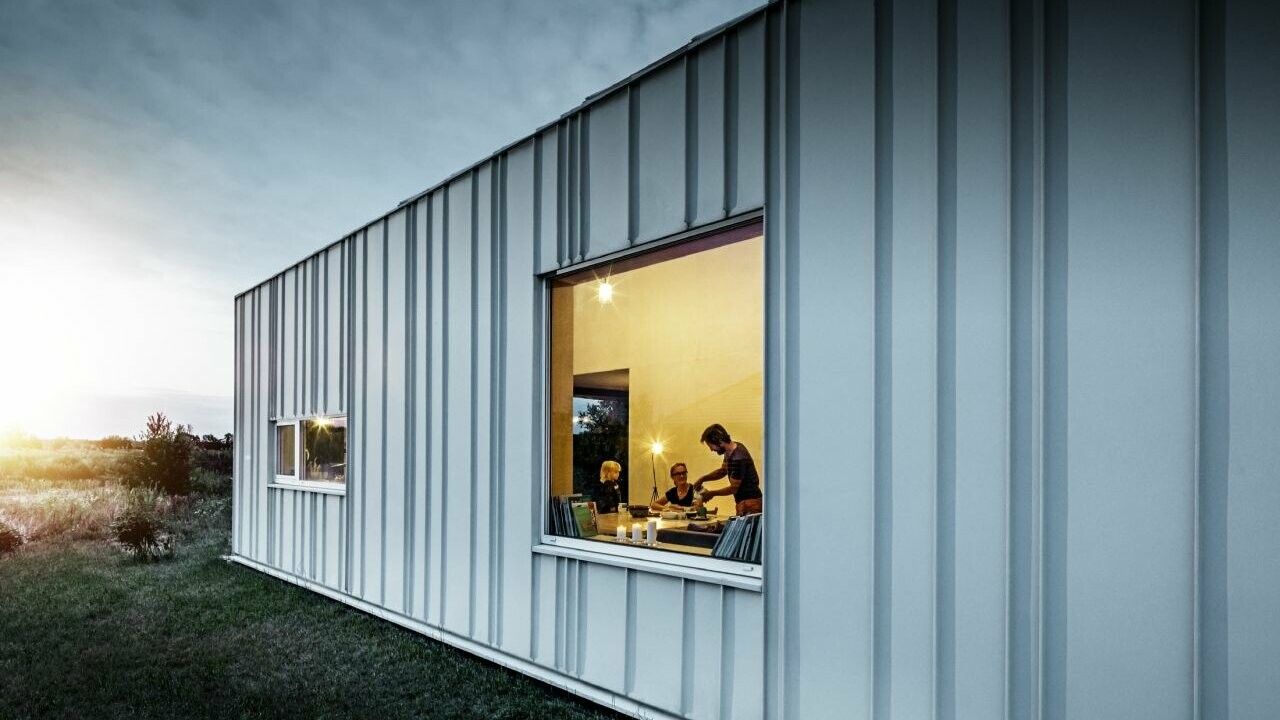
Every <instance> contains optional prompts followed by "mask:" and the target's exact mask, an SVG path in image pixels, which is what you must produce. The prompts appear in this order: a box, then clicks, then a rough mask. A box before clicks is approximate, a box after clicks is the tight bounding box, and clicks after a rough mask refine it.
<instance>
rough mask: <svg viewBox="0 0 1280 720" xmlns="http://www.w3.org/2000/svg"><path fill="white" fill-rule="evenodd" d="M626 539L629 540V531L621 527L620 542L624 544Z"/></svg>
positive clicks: (619, 529)
mask: <svg viewBox="0 0 1280 720" xmlns="http://www.w3.org/2000/svg"><path fill="white" fill-rule="evenodd" d="M626 539H627V529H626V528H625V527H623V526H621V525H619V526H618V542H622V541H624V540H626Z"/></svg>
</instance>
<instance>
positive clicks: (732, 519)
mask: <svg viewBox="0 0 1280 720" xmlns="http://www.w3.org/2000/svg"><path fill="white" fill-rule="evenodd" d="M763 244H764V241H763V238H762V237H761V234H760V226H759V225H758V224H756V225H753V226H749V227H747V228H737V229H734V230H730V231H727V232H725V233H721V234H719V235H715V236H711V237H704V238H700V239H697V240H693V241H690V242H685V243H681V244H678V245H669V246H666V247H663V248H661V249H659V250H656V251H653V252H651V253H648V254H645V255H638V256H633V257H629V258H626V259H624V260H620V261H618V262H615V263H613V264H611V265H607V266H604V267H596V268H593V269H590V270H586V271H583V272H580V273H576V274H573V275H569V276H563V277H560V278H556V279H554V280H552V281H550V288H549V289H550V296H551V297H550V316H551V322H550V326H551V337H550V366H551V377H550V389H549V405H550V418H549V422H550V433H549V434H550V442H551V448H550V455H551V466H550V480H549V482H550V488H549V493H548V496H549V498H550V502H549V508H548V520H547V522H548V525H547V532H548V533H549V534H552V535H558V536H564V537H574V538H582V539H585V540H591V541H595V542H599V543H608V544H612V545H622V546H628V547H642V548H646V549H651V550H656V551H666V552H675V553H686V554H690V555H703V556H712V557H723V558H728V559H733V560H739V561H746V562H752V563H758V562H759V558H760V552H761V548H760V540H761V532H760V530H761V527H760V519H761V517H762V513H763V510H764V482H763V478H762V475H761V470H762V468H763V467H764V463H763V461H764V457H763V449H764V448H763V445H764V443H763V440H764V427H763V426H764V399H763V398H764V252H763Z"/></svg>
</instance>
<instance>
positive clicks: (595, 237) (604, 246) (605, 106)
mask: <svg viewBox="0 0 1280 720" xmlns="http://www.w3.org/2000/svg"><path fill="white" fill-rule="evenodd" d="M628 109H629V105H628V95H627V93H625V92H621V93H617V94H615V95H613V96H611V97H609V98H607V99H605V100H604V101H603V102H601V103H600V104H599V105H597V106H596V107H594V108H592V109H591V111H590V115H589V117H590V131H589V133H588V136H587V143H586V146H585V147H586V151H587V162H586V167H587V175H588V179H587V181H586V182H585V185H586V187H587V191H588V192H587V194H586V195H585V196H584V199H585V201H586V207H585V208H584V210H583V215H584V217H585V218H586V219H587V221H588V222H587V223H586V225H585V231H586V234H587V235H588V237H589V247H590V253H589V256H590V257H599V256H601V255H607V254H609V253H611V252H615V251H617V250H621V249H623V248H625V247H627V245H628V240H629V239H630V238H629V237H628V232H629V228H628V220H629V216H628V213H629V212H630V207H631V204H630V203H631V198H630V182H631V174H630V159H629V158H630V153H629V147H630V145H629V142H630V137H629V133H630V119H629V115H628Z"/></svg>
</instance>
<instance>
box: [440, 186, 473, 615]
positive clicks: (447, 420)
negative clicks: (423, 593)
mask: <svg viewBox="0 0 1280 720" xmlns="http://www.w3.org/2000/svg"><path fill="white" fill-rule="evenodd" d="M472 182H474V176H473V175H468V176H464V177H463V178H460V179H459V180H457V181H455V182H454V183H453V184H452V185H450V186H449V188H448V191H447V194H446V196H445V200H446V208H447V209H446V215H447V217H446V222H447V225H446V229H445V266H446V268H447V273H448V274H447V276H446V278H445V315H446V334H445V346H444V349H443V353H442V354H443V358H442V360H443V362H444V364H445V375H444V382H445V387H444V394H445V401H444V436H445V442H444V452H445V460H444V470H445V475H444V482H443V490H444V492H443V495H442V504H443V506H444V515H443V525H444V528H443V530H444V535H443V538H442V542H443V544H444V548H443V552H444V567H443V573H442V578H441V579H442V585H441V588H440V591H441V604H442V608H443V619H442V623H441V624H442V625H443V626H444V627H445V628H446V629H448V630H449V631H450V632H455V633H458V634H459V635H466V634H467V630H468V628H469V624H470V620H471V587H470V584H471V563H472V562H473V554H474V551H475V547H474V546H473V545H472V544H471V522H472V519H471V490H472V480H473V473H474V470H475V465H474V463H473V462H472V460H473V450H474V447H473V441H474V435H473V428H472V425H471V422H472V417H473V413H474V402H475V396H474V388H475V386H474V380H475V378H474V367H473V366H472V363H471V348H472V343H473V342H474V339H475V337H474V332H475V326H474V324H473V309H474V304H473V297H472V294H471V289H472V285H473V275H472V273H473V265H472V263H473V258H474V241H475V238H474V236H473V235H472V224H471V221H472V217H471V203H472V197H471V184H472Z"/></svg>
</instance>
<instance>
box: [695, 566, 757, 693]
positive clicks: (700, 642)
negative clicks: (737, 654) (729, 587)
mask: <svg viewBox="0 0 1280 720" xmlns="http://www.w3.org/2000/svg"><path fill="white" fill-rule="evenodd" d="M725 592H726V590H725V589H724V588H721V587H719V586H716V585H709V584H707V583H695V582H685V583H684V598H683V601H684V611H683V616H682V618H681V619H682V621H683V624H682V627H681V637H682V638H683V647H682V648H681V654H680V657H681V663H680V665H681V672H680V682H681V688H682V689H681V693H680V697H681V703H680V710H681V712H682V713H684V714H685V715H689V716H692V717H708V718H710V717H716V716H717V715H718V714H719V713H720V697H721V694H720V664H721V662H722V661H723V659H724V644H723V643H724V637H723V630H724V625H723V623H722V622H721V620H722V616H721V613H722V611H723V602H724V600H723V595H724V594H725ZM761 687H763V684H761Z"/></svg>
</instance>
